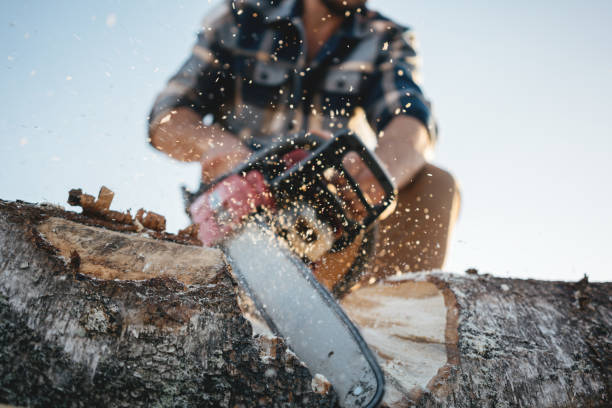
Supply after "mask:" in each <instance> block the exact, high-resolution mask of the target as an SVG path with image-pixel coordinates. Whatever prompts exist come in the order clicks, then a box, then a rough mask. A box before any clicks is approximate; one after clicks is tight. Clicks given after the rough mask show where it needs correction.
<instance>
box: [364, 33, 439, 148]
mask: <svg viewBox="0 0 612 408" xmlns="http://www.w3.org/2000/svg"><path fill="white" fill-rule="evenodd" d="M380 49H381V52H380V53H379V58H378V60H377V63H376V65H375V70H374V73H373V75H372V80H371V85H370V87H369V90H368V94H367V95H366V98H365V102H364V110H365V111H366V116H367V118H368V121H369V122H370V126H372V128H373V129H374V130H375V131H376V133H377V134H380V132H381V131H383V130H384V129H385V127H386V126H387V125H388V124H389V122H391V120H392V119H393V118H394V117H395V116H397V115H407V116H413V117H415V118H416V119H418V120H419V121H421V122H422V123H423V125H425V127H426V128H427V130H428V132H429V136H430V139H431V141H432V142H435V141H436V140H437V125H436V122H435V120H434V117H433V114H432V110H431V104H430V103H429V101H428V100H427V99H426V98H425V96H424V95H423V92H422V91H421V88H420V86H419V84H420V79H419V58H418V56H417V53H416V51H415V39H414V34H413V32H412V31H410V30H409V29H405V30H404V31H403V32H400V33H398V34H395V35H393V36H391V37H390V38H387V39H383V42H382V44H381V48H380Z"/></svg>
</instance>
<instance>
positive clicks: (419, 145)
mask: <svg viewBox="0 0 612 408" xmlns="http://www.w3.org/2000/svg"><path fill="white" fill-rule="evenodd" d="M430 146H431V140H430V137H429V133H428V132H427V129H426V128H425V126H424V125H423V123H422V122H421V121H419V120H418V119H416V118H414V117H411V116H396V117H395V118H393V119H392V120H391V122H389V124H388V125H387V126H386V127H385V129H384V133H383V134H382V136H380V137H379V139H378V145H377V146H376V150H375V153H376V155H377V156H378V158H379V159H380V161H382V162H383V164H384V166H385V168H386V169H387V171H388V172H389V175H390V176H391V178H392V180H393V182H394V183H395V186H396V187H397V188H398V189H402V188H403V187H404V186H406V185H407V184H408V183H409V182H410V180H411V179H412V178H413V177H414V176H415V175H416V173H417V172H418V171H419V170H420V169H421V168H422V167H423V165H425V153H426V152H427V150H428V149H429V148H430Z"/></svg>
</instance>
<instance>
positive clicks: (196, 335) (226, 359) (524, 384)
mask: <svg viewBox="0 0 612 408" xmlns="http://www.w3.org/2000/svg"><path fill="white" fill-rule="evenodd" d="M90 201H91V200H90ZM96 205H97V204H95V203H94V204H92V207H90V208H94V207H95V206H96ZM106 207H108V206H106ZM103 213H104V214H102V215H103V216H99V217H97V216H96V213H95V212H92V213H85V214H75V213H72V212H66V211H63V210H61V209H58V208H55V207H50V206H33V205H30V204H25V203H21V202H17V203H9V202H5V201H1V200H0V403H8V404H13V405H28V406H86V405H87V406H88V405H95V406H99V405H103V406H132V405H140V406H143V405H146V406H228V407H234V406H245V407H250V406H317V407H318V406H334V404H335V399H336V397H335V395H334V393H333V390H332V389H330V387H329V384H328V383H326V381H325V379H324V378H321V376H319V375H315V376H314V379H313V376H311V374H310V373H309V372H308V369H307V367H305V366H304V365H303V364H302V363H301V362H300V361H299V360H298V359H297V358H296V357H295V355H294V354H293V353H292V352H291V351H290V350H288V349H287V348H286V347H285V345H284V343H283V342H282V340H281V339H278V338H276V337H274V336H271V335H266V334H262V333H264V331H265V328H260V325H259V324H258V322H257V320H254V319H252V317H251V316H250V313H248V303H249V302H248V299H246V298H245V297H244V294H243V293H242V292H241V291H240V288H239V287H238V286H237V284H236V280H235V279H234V278H233V276H232V275H231V271H230V270H229V269H228V267H227V266H226V263H225V261H224V257H223V254H222V253H220V252H219V251H217V250H215V249H209V248H201V247H199V246H197V245H196V242H195V241H193V240H192V239H191V238H190V237H189V236H174V235H171V234H167V233H165V232H163V231H162V230H161V229H160V228H151V229H149V228H146V227H143V225H142V222H137V220H136V221H134V219H132V217H128V216H123V215H121V214H120V213H116V212H111V211H109V210H108V208H106V209H103ZM141 219H142V216H141ZM116 220H124V221H125V220H127V221H129V222H125V223H123V224H122V223H118V222H115V221H116ZM159 224H160V223H158V222H156V223H155V225H159ZM611 298H612V284H610V283H589V282H588V281H587V280H586V279H584V280H582V281H580V282H577V283H566V282H544V281H535V280H518V279H502V278H494V277H490V276H486V275H485V276H482V275H477V274H471V275H464V276H459V275H452V274H446V273H442V272H433V273H417V274H403V275H397V276H393V277H390V278H387V279H385V280H383V281H379V282H376V283H373V284H369V285H364V286H362V287H355V288H353V290H352V291H351V292H350V293H349V294H348V295H346V296H345V297H344V298H343V299H342V306H343V307H344V308H345V310H346V311H347V313H348V314H349V315H350V316H351V318H352V319H353V320H354V321H355V322H356V323H357V324H358V325H359V326H360V328H361V331H362V334H363V336H364V338H365V339H366V341H367V342H368V344H369V345H370V347H371V348H372V349H373V351H374V352H375V354H376V355H377V357H378V359H379V362H380V364H381V366H382V368H383V370H384V372H385V379H386V392H385V399H384V405H385V406H388V407H407V406H416V407H477V406H478V407H479V406H491V407H583V406H610V403H611V400H610V398H611V395H612V386H611V379H612V376H611V370H612V360H611V356H612V339H611V337H612V336H611V332H612V302H611ZM249 319H251V320H249ZM254 329H255V331H254ZM313 374H316V373H313Z"/></svg>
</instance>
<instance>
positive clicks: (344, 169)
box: [185, 132, 396, 407]
mask: <svg viewBox="0 0 612 408" xmlns="http://www.w3.org/2000/svg"><path fill="white" fill-rule="evenodd" d="M349 159H350V160H355V159H356V160H359V161H360V163H361V166H362V168H363V166H365V167H366V168H367V170H368V171H370V172H371V174H373V175H374V177H375V180H376V181H377V183H378V188H379V189H380V190H381V191H382V192H383V195H382V198H380V199H379V200H378V201H376V202H374V201H373V200H372V199H371V197H369V196H368V195H367V194H366V193H364V191H362V190H361V189H360V187H359V185H358V183H357V181H356V180H355V175H354V174H351V171H350V168H349V167H350V166H349V165H348V163H349ZM395 196H396V191H395V189H394V186H393V184H392V182H391V180H390V178H389V176H388V175H387V173H386V172H385V170H384V169H383V168H382V167H381V166H380V164H379V162H378V160H377V159H376V157H375V156H374V155H373V153H371V152H370V151H369V150H368V149H367V148H366V147H365V146H364V145H363V143H362V142H361V141H360V140H359V139H358V138H357V136H355V135H354V134H353V133H350V132H342V133H339V134H336V135H335V136H334V137H333V138H331V139H329V140H326V141H325V140H322V139H320V138H318V137H316V136H314V135H312V134H299V135H293V136H290V137H288V138H287V139H286V140H284V141H282V142H277V143H275V144H272V145H271V146H270V147H267V148H264V149H262V150H259V151H257V152H255V153H254V154H253V155H252V156H251V158H250V159H249V160H248V161H247V162H246V163H244V164H243V165H241V166H239V167H238V168H236V169H235V170H233V171H232V172H230V173H228V174H226V175H224V176H222V177H220V178H219V179H217V180H215V181H214V182H212V183H210V184H202V185H201V186H200V189H199V190H198V191H197V192H196V193H189V192H187V191H185V198H186V202H187V204H188V212H189V213H190V215H191V217H192V219H193V221H194V223H196V224H198V228H199V230H198V236H199V238H200V240H202V242H203V244H204V245H207V246H218V247H220V248H221V249H222V250H223V251H224V253H225V255H226V257H227V259H228V262H229V264H230V266H231V268H232V272H233V273H234V276H236V278H237V280H238V281H239V283H240V284H241V286H242V287H243V288H244V289H245V291H246V292H247V293H248V294H249V296H250V297H251V299H252V300H253V302H254V304H255V305H256V307H257V309H258V311H259V313H260V314H261V316H262V317H263V318H264V319H265V320H266V322H267V324H268V326H269V327H270V328H271V330H272V331H273V332H274V333H275V334H277V335H279V336H281V337H283V338H284V339H285V341H286V342H287V344H288V345H289V347H290V348H291V349H292V350H293V351H294V352H295V353H296V355H297V356H298V357H299V358H300V359H301V360H302V361H304V362H305V363H306V364H307V366H308V368H309V370H310V371H311V374H312V375H313V376H314V375H315V374H322V375H324V376H325V377H326V378H327V379H328V380H329V381H330V383H331V384H332V386H333V387H334V389H335V391H336V392H337V394H338V396H339V402H340V405H341V406H343V407H374V406H376V405H377V404H378V403H379V402H380V400H381V398H382V395H383V390H384V380H383V375H382V371H381V369H380V367H379V366H378V364H377V362H376V359H375V358H374V356H373V354H372V352H371V351H370V349H369V348H368V346H367V345H366V343H365V341H364V340H363V338H362V337H361V335H360V333H359V331H358V329H357V328H356V327H355V326H354V324H353V323H352V322H351V321H350V319H349V318H348V316H347V315H346V314H345V313H344V311H343V310H342V309H341V307H340V306H339V305H338V303H337V302H336V301H335V299H334V297H333V296H332V295H331V293H330V292H329V291H328V290H327V289H326V288H325V287H324V285H322V284H321V283H320V282H319V281H318V280H317V279H316V276H315V274H313V271H314V270H316V265H320V264H321V263H322V262H324V261H325V257H326V256H328V255H329V254H337V253H341V252H342V251H345V250H346V249H347V248H348V247H349V246H350V245H352V244H354V242H355V240H356V239H357V238H358V237H360V236H361V237H362V236H363V234H364V232H365V231H367V230H368V229H369V227H371V226H372V225H373V223H374V221H376V220H377V219H380V218H383V217H385V216H386V215H387V214H389V213H390V212H392V211H393V207H394V204H395Z"/></svg>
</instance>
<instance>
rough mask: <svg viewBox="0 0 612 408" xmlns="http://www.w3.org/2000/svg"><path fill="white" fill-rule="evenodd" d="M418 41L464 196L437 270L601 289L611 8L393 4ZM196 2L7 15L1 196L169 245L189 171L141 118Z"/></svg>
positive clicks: (29, 9)
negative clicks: (100, 218) (105, 216)
mask: <svg viewBox="0 0 612 408" xmlns="http://www.w3.org/2000/svg"><path fill="white" fill-rule="evenodd" d="M369 4H370V6H371V7H372V8H376V9H379V10H380V11H382V12H383V14H387V15H389V16H393V18H394V19H397V20H398V21H400V22H402V23H404V24H406V25H410V26H411V27H413V28H414V29H415V31H416V33H417V35H418V38H419V42H420V51H421V55H422V57H423V63H424V67H423V73H424V80H425V83H424V89H425V92H426V93H427V95H428V96H429V97H430V99H431V100H432V101H433V103H434V106H435V110H436V113H437V117H438V119H439V125H440V142H439V144H438V146H437V155H436V158H435V163H436V164H437V165H439V166H441V167H444V168H446V169H448V170H450V171H451V172H453V173H454V174H455V175H456V177H457V178H458V180H459V182H460V184H461V186H462V194H463V208H462V211H461V216H460V221H459V224H458V226H457V229H456V232H455V234H454V236H453V243H452V247H451V253H450V257H449V259H448V262H447V267H446V269H447V270H449V271H454V272H463V271H464V270H465V269H467V268H469V267H475V268H477V269H479V270H480V271H482V272H489V273H492V274H495V275H499V276H515V277H532V278H538V279H555V280H557V279H559V280H578V279H580V278H581V277H582V276H583V275H584V274H585V273H586V274H587V275H589V277H590V278H591V279H593V280H610V279H611V275H612V261H611V260H610V256H609V255H606V254H609V253H610V247H611V246H612V239H611V238H610V230H611V228H612V215H611V213H610V202H612V187H611V186H612V183H611V182H610V179H609V177H610V175H612V164H611V159H610V158H611V156H612V126H611V124H610V120H611V116H612V115H611V112H612V45H611V44H612V42H611V41H610V39H612V24H610V21H612V2H610V1H604V0H590V1H586V2H579V1H567V0H566V1H563V0H561V1H559V0H557V1H552V0H540V1H537V2H534V1H523V0H518V1H513V2H489V1H484V0H483V1H477V0H469V1H463V2H455V1H435V2H431V1H430V2H425V1H407V0H403V1H392V0H373V1H371V2H370V3H369ZM210 7H211V5H210V3H209V2H207V1H205V0H204V1H202V0H198V1H195V0H183V1H172V2H160V1H154V0H145V1H138V2H129V1H117V0H108V1H97V2H79V1H53V2H50V1H42V0H41V1H19V2H17V1H12V2H8V1H4V2H1V3H0V38H2V42H1V43H0V57H1V58H2V63H1V64H0V70H1V72H2V75H1V76H0V89H2V103H1V106H2V109H1V110H0V135H1V137H2V144H1V145H0V160H1V162H2V170H1V173H0V198H3V199H10V200H14V199H22V200H26V201H30V202H41V201H49V202H54V203H60V204H63V203H65V201H66V198H67V195H68V194H67V193H68V190H69V189H70V188H73V187H82V188H83V189H84V190H85V191H86V192H90V193H97V191H98V189H99V188H100V186H101V185H106V186H108V187H110V188H111V189H113V190H114V191H115V192H116V198H115V201H114V203H113V208H115V209H121V210H123V209H127V208H132V209H134V210H136V209H138V208H140V207H142V206H144V207H146V208H147V209H150V210H153V211H157V212H160V213H162V214H165V215H166V216H167V218H168V221H169V229H170V230H176V229H178V228H181V227H183V226H185V225H186V224H187V218H186V217H185V215H184V213H183V210H182V203H181V198H180V194H179V189H178V185H179V184H180V183H185V184H187V185H189V186H191V187H195V186H196V185H197V183H198V168H197V165H193V164H192V165H186V164H180V163H175V162H173V161H171V160H170V159H166V158H165V157H163V156H162V155H160V154H159V153H157V152H155V151H153V150H152V149H151V148H149V147H148V145H147V144H146V141H145V138H146V133H145V129H146V126H145V124H146V115H147V113H148V110H149V108H150V105H151V103H152V101H153V98H154V96H155V94H156V92H157V91H158V90H160V89H161V88H162V86H163V84H164V82H165V81H166V80H167V78H168V77H169V76H170V75H171V74H172V73H173V72H174V71H175V70H176V69H177V68H178V66H179V65H180V64H181V62H182V61H183V60H184V59H185V58H186V56H187V54H188V52H189V49H190V48H191V45H192V43H193V40H194V38H195V32H196V31H197V28H198V23H199V21H200V19H201V17H202V16H203V15H205V13H206V12H207V10H209V9H210Z"/></svg>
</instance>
